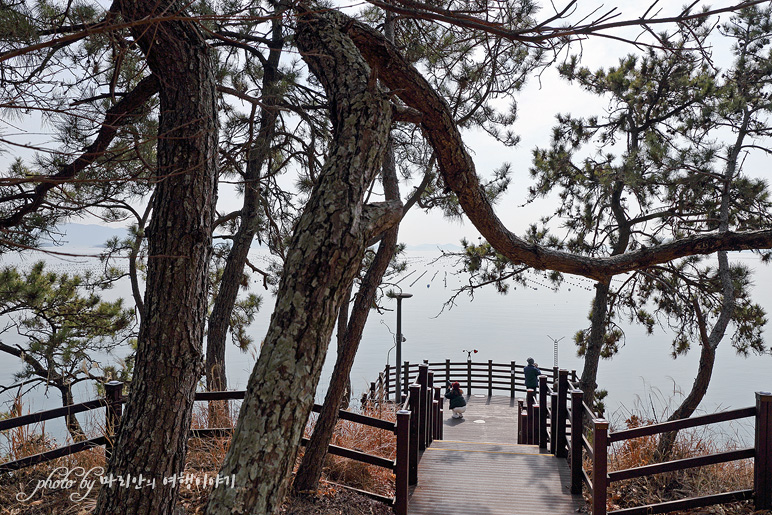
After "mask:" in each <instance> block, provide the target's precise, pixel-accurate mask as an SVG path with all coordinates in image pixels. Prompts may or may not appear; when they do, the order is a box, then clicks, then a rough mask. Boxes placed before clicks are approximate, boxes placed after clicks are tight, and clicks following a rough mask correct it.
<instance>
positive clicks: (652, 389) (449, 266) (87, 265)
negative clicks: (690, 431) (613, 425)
mask: <svg viewBox="0 0 772 515" xmlns="http://www.w3.org/2000/svg"><path fill="white" fill-rule="evenodd" d="M75 250H77V253H83V254H94V253H96V251H95V249H75ZM439 254H440V252H439V251H438V250H434V251H408V252H407V260H408V262H409V263H410V268H409V269H408V271H407V272H405V273H404V274H403V275H402V276H400V277H398V278H396V279H394V281H393V282H395V283H398V286H399V287H401V288H402V289H403V291H405V292H409V293H412V294H413V297H412V298H410V299H406V300H404V301H403V317H402V327H403V333H404V335H405V337H406V338H407V341H406V342H405V343H404V344H403V348H402V355H403V360H408V361H411V362H419V361H422V360H424V359H428V360H430V361H437V360H444V359H446V358H449V359H451V360H454V361H464V360H466V356H467V355H466V352H464V351H465V350H471V349H477V351H478V352H477V354H475V355H474V359H475V360H476V361H487V360H489V359H491V360H493V361H494V362H509V361H511V360H515V361H518V362H524V361H525V360H526V358H528V357H533V358H534V359H535V360H536V361H537V362H538V363H539V364H540V365H541V366H543V367H551V366H553V352H554V347H555V344H554V342H553V340H560V342H559V343H558V365H559V366H560V367H561V368H567V369H569V370H570V369H576V370H577V373H579V374H580V373H581V368H582V362H581V360H580V359H579V358H577V356H576V350H575V346H574V344H573V341H572V337H573V334H574V333H575V332H576V331H577V330H579V329H582V328H585V327H587V326H588V324H589V322H588V320H587V313H588V312H589V306H590V302H591V298H592V289H593V288H592V284H593V283H592V282H591V281H588V280H585V279H580V278H568V280H567V281H566V283H565V284H564V285H563V286H562V287H561V288H560V289H559V290H558V291H553V290H552V289H551V288H550V286H549V285H548V284H547V281H546V280H543V279H540V278H538V277H536V276H534V278H533V281H531V282H530V283H529V286H528V287H522V286H517V288H516V289H513V290H511V291H510V293H509V294H508V295H500V294H498V293H496V292H495V291H493V289H483V290H480V291H477V292H476V293H475V296H474V299H471V298H470V297H469V296H467V295H466V294H462V295H461V296H459V297H458V298H457V299H456V300H455V306H453V307H452V308H450V309H449V308H448V307H447V306H446V307H445V309H444V310H443V304H444V303H445V302H446V301H447V300H448V299H449V298H450V297H451V296H452V295H453V294H454V291H455V290H456V289H457V288H459V287H460V286H462V285H463V284H464V283H465V280H466V279H465V278H464V277H463V276H460V275H456V274H455V267H454V264H453V262H452V261H447V260H440V261H435V258H437V257H438V256H439ZM40 258H41V256H37V257H34V258H30V257H25V258H24V259H23V260H22V259H20V258H18V257H6V258H4V262H3V264H20V265H21V266H29V265H31V264H32V263H33V262H34V260H35V259H40ZM42 258H43V259H45V260H46V261H47V262H49V263H50V266H51V267H52V268H53V269H54V270H58V271H68V272H72V273H75V272H83V271H85V270H88V269H92V270H93V269H96V268H97V267H98V266H99V265H98V262H97V260H96V259H93V258H67V259H61V258H55V257H51V256H44V257H42ZM251 259H254V260H256V261H260V260H262V259H265V254H264V253H262V252H261V251H259V250H257V251H253V255H252V256H251ZM732 259H734V260H742V261H743V262H744V263H746V264H748V265H749V266H751V267H753V268H755V269H756V274H755V283H756V286H755V291H754V297H755V300H756V302H758V303H760V304H761V305H762V306H763V307H765V309H766V310H767V312H768V313H770V312H772V289H770V287H769V285H770V284H772V271H770V269H769V268H768V267H766V266H764V265H762V264H760V263H759V262H758V260H757V259H756V258H754V257H753V256H752V255H751V254H749V253H742V254H735V255H733V256H732ZM252 290H253V291H254V292H256V293H259V294H261V295H263V297H264V308H263V310H262V311H261V312H260V313H259V314H258V316H257V318H256V320H255V322H254V323H253V324H252V326H251V333H252V335H253V337H254V339H255V341H256V342H257V345H256V348H255V349H253V350H252V351H251V352H247V353H243V352H241V351H239V350H238V349H236V348H235V347H234V346H229V348H228V351H227V358H226V359H227V367H228V375H229V383H230V384H229V387H230V388H233V389H241V388H244V387H245V386H246V382H247V380H248V377H249V373H250V372H251V369H252V366H253V365H254V362H255V359H256V356H257V354H258V352H259V350H258V346H259V342H260V341H261V340H262V338H263V336H264V335H265V332H266V329H267V325H268V321H269V318H270V314H271V309H272V307H273V302H274V299H273V298H272V297H271V295H270V293H268V292H265V291H264V290H262V287H261V286H260V284H259V283H258V282H257V281H256V282H255V283H254V286H253V288H252ZM119 296H123V297H125V298H127V299H128V298H129V290H128V287H127V286H125V285H119V286H118V287H116V288H115V289H113V290H111V291H109V292H107V293H106V297H109V298H115V297H119ZM384 307H386V308H388V309H391V311H384V312H383V313H378V312H376V311H371V313H370V317H369V319H368V322H367V326H366V329H365V333H364V336H363V340H362V343H361V345H360V350H359V354H358V356H357V359H356V361H355V363H354V367H353V370H352V381H353V386H354V389H355V391H357V392H361V391H363V390H364V389H365V388H367V385H368V384H369V382H370V381H372V380H374V379H375V378H377V374H378V372H379V371H381V370H383V368H384V365H385V364H386V361H387V359H388V361H389V362H390V363H391V364H392V365H394V363H395V351H394V350H393V349H392V347H393V345H394V341H395V340H394V337H393V336H392V334H391V333H393V332H396V312H395V311H394V309H395V307H396V301H394V300H391V299H386V301H385V304H384ZM625 333H626V338H625V344H624V347H623V348H622V349H621V350H620V352H619V353H618V355H616V356H614V358H613V359H611V360H604V361H602V362H601V364H600V373H599V377H598V383H599V385H600V387H601V388H605V389H607V390H608V391H609V396H608V398H607V401H606V405H607V408H608V411H609V414H610V416H611V418H612V419H616V420H623V419H624V418H626V416H625V415H626V413H627V412H628V410H631V409H643V410H645V411H646V412H648V413H650V414H654V415H656V416H660V415H662V413H663V412H664V411H665V410H666V408H667V405H668V404H670V406H671V407H672V406H675V405H676V403H677V401H679V400H680V398H681V397H680V393H681V392H687V391H688V389H689V388H690V386H691V384H692V382H693V380H694V375H695V373H696V369H697V363H698V357H699V356H698V353H699V352H698V349H697V348H696V347H695V349H694V350H693V351H691V352H690V353H689V354H688V355H686V356H682V357H679V358H677V359H673V358H671V357H670V340H671V334H670V333H669V332H667V331H666V330H664V329H661V328H660V329H658V330H656V331H655V334H654V335H652V336H647V335H646V334H645V333H644V331H643V330H642V329H641V328H640V327H636V326H629V325H628V326H627V327H625ZM0 338H2V339H3V341H4V342H6V343H14V342H18V336H15V335H13V334H11V333H10V332H6V333H4V334H2V335H0ZM330 347H331V351H330V353H329V354H328V358H327V362H326V364H325V369H324V372H323V376H322V379H321V381H320V384H319V388H318V390H317V398H318V399H320V400H321V399H323V397H324V393H325V391H326V389H327V383H328V381H329V376H330V372H331V368H332V365H333V363H334V362H335V350H334V348H335V345H334V343H333V345H331V346H330ZM19 369H20V365H19V362H18V361H17V360H16V359H15V358H13V357H11V356H6V355H2V356H0V384H4V385H7V384H10V383H11V376H12V374H13V373H14V372H16V371H18V370H19ZM771 371H772V356H770V355H769V354H767V355H764V356H758V355H751V356H749V357H748V358H744V357H741V356H737V355H736V354H735V352H734V350H733V349H732V347H731V345H730V338H729V335H727V336H726V337H725V340H724V341H723V342H722V343H721V346H720V347H719V351H718V357H717V363H716V368H715V371H714V374H713V379H712V382H711V386H710V388H709V390H708V394H707V397H706V399H705V401H704V402H703V404H702V409H703V410H704V411H706V412H713V411H716V410H717V409H726V408H737V407H744V406H748V405H751V404H753V403H754V394H753V392H755V391H770V390H772V374H770V372H771ZM93 395H94V393H93V391H92V390H90V389H81V390H80V391H79V392H78V399H77V400H87V399H89V398H92V397H93ZM9 398H10V395H9V393H8V392H7V393H6V394H4V395H2V396H0V402H2V404H1V405H0V411H4V410H7V409H8V401H9ZM58 403H59V398H58V396H57V395H56V394H55V392H54V391H51V392H49V394H48V395H45V394H44V392H43V391H42V390H40V391H38V392H37V393H36V394H34V395H32V396H30V398H29V400H28V401H27V408H28V409H31V410H32V411H38V410H41V409H46V408H51V407H57V406H58ZM47 430H48V431H52V432H54V433H56V432H58V429H57V426H56V424H53V423H49V426H48V427H47Z"/></svg>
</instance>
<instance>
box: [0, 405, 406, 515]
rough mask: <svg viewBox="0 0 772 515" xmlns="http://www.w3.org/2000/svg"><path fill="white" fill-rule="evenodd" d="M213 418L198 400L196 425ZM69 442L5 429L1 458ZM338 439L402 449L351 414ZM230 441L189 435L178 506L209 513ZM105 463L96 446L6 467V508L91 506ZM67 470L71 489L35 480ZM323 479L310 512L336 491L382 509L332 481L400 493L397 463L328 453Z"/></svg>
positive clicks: (95, 421)
mask: <svg viewBox="0 0 772 515" xmlns="http://www.w3.org/2000/svg"><path fill="white" fill-rule="evenodd" d="M237 408H238V406H237V405H236V404H235V403H230V405H229V406H228V410H227V413H224V414H222V413H221V414H220V415H219V416H218V423H217V425H218V426H220V427H228V426H230V427H233V425H234V424H235V421H236V418H237V416H236V415H237V414H236V410H237ZM359 412H360V413H363V414H365V415H369V416H373V417H377V418H383V419H386V420H391V421H395V420H396V409H393V408H390V407H384V408H381V409H377V408H375V409H369V408H368V409H365V410H360V411H359ZM22 413H23V411H22V406H21V404H20V403H18V404H17V405H16V406H15V407H14V409H13V411H12V412H11V414H10V415H11V416H18V415H21V414H22ZM89 413H92V412H89ZM93 413H94V415H93V416H85V417H84V416H83V415H81V416H80V418H81V422H82V424H83V427H84V429H85V430H86V432H87V436H88V437H89V438H91V437H94V436H98V435H102V434H104V423H103V422H104V421H103V420H102V419H100V417H103V413H102V411H101V410H97V411H95V412H93ZM208 419H209V414H208V409H207V404H206V403H203V402H202V403H196V406H195V409H194V412H193V420H192V424H191V425H192V427H193V428H196V429H197V428H206V427H209V420H208ZM312 428H313V420H312V421H311V422H310V423H309V425H308V427H307V432H308V431H310V430H312ZM70 443H72V442H71V441H69V439H67V441H65V442H64V443H61V442H56V441H55V440H54V439H52V438H51V437H50V436H49V435H48V434H47V433H46V432H45V425H44V424H36V425H30V426H24V427H20V428H16V429H13V430H9V431H4V432H2V433H0V462H6V461H13V460H16V459H19V458H23V457H26V456H30V455H34V454H38V453H41V452H45V451H47V450H51V449H54V448H57V447H60V446H62V445H68V444H70ZM332 443H333V444H334V445H338V446H340V447H347V448H350V449H355V450H358V451H361V452H366V453H368V454H374V455H377V456H381V457H384V458H389V459H394V456H395V454H396V438H395V436H394V435H393V434H392V433H390V432H388V431H383V430H380V429H375V428H370V427H366V426H362V425H361V424H355V423H352V422H347V421H339V422H338V425H337V427H336V431H335V435H334V437H333V441H332ZM229 445H230V438H201V439H191V440H190V441H189V448H188V455H187V462H186V467H185V471H184V476H185V479H186V481H184V482H183V483H182V484H181V485H180V488H179V499H178V506H179V507H181V508H182V509H183V510H184V512H185V513H189V514H199V513H203V511H204V508H205V506H206V503H207V500H208V497H209V492H210V491H211V486H208V485H207V483H208V481H207V480H208V479H211V478H214V477H216V476H217V474H218V472H219V469H220V467H221V465H222V462H223V460H224V458H225V454H226V453H227V451H228V447H229ZM301 452H302V451H301ZM104 467H105V454H104V449H103V448H94V449H89V450H86V451H82V452H79V453H77V454H73V455H70V456H66V457H64V458H59V459H57V460H54V461H51V462H47V463H43V464H40V465H36V466H33V467H27V468H24V469H21V470H19V471H16V472H13V473H6V474H0V515H33V514H34V515H40V514H61V515H82V514H87V513H90V512H91V511H92V510H93V508H94V505H95V502H96V497H97V495H98V492H99V487H100V485H99V480H98V479H99V476H100V475H101V474H102V471H103V469H104ZM68 472H69V478H70V479H76V480H77V481H76V484H75V485H74V486H73V487H72V488H69V489H68V488H45V487H44V488H39V489H38V490H37V491H36V492H35V488H36V486H37V485H39V484H43V483H44V482H45V481H46V480H47V479H51V480H61V479H64V478H65V475H66V474H67V473H68ZM84 474H88V478H89V479H96V483H95V484H94V486H93V489H91V490H90V491H88V490H87V489H79V488H78V483H79V482H80V480H81V479H82V478H83V475H84ZM197 480H198V481H197ZM322 481H323V486H322V487H321V488H320V491H319V495H318V496H317V497H318V498H317V499H316V500H313V499H310V500H309V506H310V507H309V508H308V510H309V511H307V512H308V513H323V512H324V513H326V512H325V511H313V510H324V508H320V507H319V505H320V504H321V505H325V506H326V505H330V506H334V505H335V500H334V498H336V497H338V496H339V497H340V498H342V499H344V501H340V502H345V503H348V504H351V505H352V506H353V504H352V503H356V502H359V503H361V504H362V510H364V511H363V512H366V513H370V512H371V511H372V510H374V509H376V510H377V508H374V507H372V506H370V505H368V503H369V502H370V501H367V500H364V499H363V500H359V501H357V500H355V497H352V496H351V494H348V493H344V491H343V490H341V489H340V488H339V487H336V486H331V485H329V484H327V482H332V483H337V484H343V485H346V486H351V487H354V488H359V489H362V490H368V491H371V492H375V493H378V494H381V495H385V496H392V495H394V492H393V490H394V475H393V473H392V471H391V470H387V469H383V468H380V467H374V466H370V465H365V464H362V463H359V462H356V461H353V460H349V459H345V458H340V457H337V456H328V457H327V461H326V462H325V467H324V471H323V477H322ZM197 483H198V484H197ZM33 492H35V493H34V495H32V494H33ZM347 496H348V497H347ZM322 501H324V502H322ZM297 503H298V501H297V500H292V502H291V503H290V504H291V508H290V511H288V512H287V513H295V512H296V510H300V511H299V512H302V513H306V511H303V508H299V507H298V504H297ZM301 503H302V501H301ZM376 504H377V503H376Z"/></svg>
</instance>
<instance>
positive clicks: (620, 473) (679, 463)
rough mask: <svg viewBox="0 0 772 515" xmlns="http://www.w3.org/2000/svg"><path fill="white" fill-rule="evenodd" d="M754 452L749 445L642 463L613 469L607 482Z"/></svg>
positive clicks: (672, 470)
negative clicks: (746, 447)
mask: <svg viewBox="0 0 772 515" xmlns="http://www.w3.org/2000/svg"><path fill="white" fill-rule="evenodd" d="M755 454H756V450H755V449H754V448H752V447H751V448H748V449H739V450H736V451H726V452H718V453H715V454H708V455H705V456H697V457H694V458H684V459H680V460H672V461H666V462H663V463H655V464H653V465H644V466H642V467H635V468H630V469H624V470H615V471H613V472H609V473H608V480H609V483H611V482H614V481H623V480H625V479H633V478H636V477H643V476H653V475H654V474H662V473H664V472H675V471H677V470H685V469H689V468H695V467H705V466H707V465H715V464H717V463H726V462H728V461H735V460H744V459H748V458H753V457H754V456H755Z"/></svg>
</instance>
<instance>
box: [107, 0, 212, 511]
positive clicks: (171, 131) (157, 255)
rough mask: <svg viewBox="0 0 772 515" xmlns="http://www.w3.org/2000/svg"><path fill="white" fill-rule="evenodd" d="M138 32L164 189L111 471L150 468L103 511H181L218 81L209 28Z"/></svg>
mask: <svg viewBox="0 0 772 515" xmlns="http://www.w3.org/2000/svg"><path fill="white" fill-rule="evenodd" d="M114 5H115V6H116V8H117V9H118V10H119V11H120V13H121V15H122V16H123V17H124V18H125V19H127V20H130V21H135V20H143V19H144V20H152V19H153V18H154V17H156V16H160V15H161V14H163V13H168V12H174V13H177V12H184V6H183V4H179V3H177V2H173V1H164V0H159V1H157V2H129V1H128V0H125V1H120V0H119V1H118V2H117V3H116V4H114ZM132 31H133V32H132V34H133V36H134V38H135V39H136V40H137V42H138V44H139V47H140V48H141V50H142V52H143V53H144V54H145V56H146V58H147V62H148V65H149V67H150V69H151V70H152V71H153V72H154V73H155V74H156V75H157V76H158V78H159V81H160V92H159V97H160V112H159V128H158V143H157V166H158V169H157V171H156V180H157V184H156V191H155V194H154V198H153V215H152V220H151V222H150V224H149V227H148V229H147V234H148V270H147V282H146V285H147V286H146V291H145V302H144V313H143V317H142V322H141V325H140V331H139V341H138V348H137V358H136V363H135V368H134V377H133V380H132V385H131V391H130V393H129V398H128V403H127V404H126V408H125V412H124V416H123V418H122V420H121V426H120V430H119V432H118V436H117V442H116V448H115V451H114V453H113V456H112V459H111V460H110V463H109V465H108V469H107V474H108V477H109V474H112V475H113V477H115V478H123V479H124V480H126V479H127V478H129V480H130V479H131V478H135V479H137V480H139V478H140V475H141V477H142V479H143V480H144V481H147V482H149V481H154V485H153V486H152V487H151V486H150V484H149V483H143V485H142V486H143V487H142V488H139V487H138V488H126V487H121V486H119V485H118V484H117V483H116V484H113V485H112V486H110V485H108V484H105V485H104V486H103V487H102V489H101V491H100V494H99V498H98V501H97V506H96V511H95V513H97V514H100V515H117V514H127V515H128V514H131V515H138V514H148V515H150V514H152V515H159V514H171V513H173V511H174V505H175V501H176V493H177V484H178V483H176V482H175V483H171V482H167V484H164V481H163V479H164V478H165V477H171V476H172V475H174V474H175V473H179V472H180V471H182V470H183V469H184V465H185V455H186V451H187V439H188V428H189V427H190V422H191V413H192V407H193V398H194V392H195V387H196V383H197V381H198V378H199V377H200V372H201V365H202V343H203V330H204V320H205V317H206V308H207V288H206V281H207V272H208V266H209V258H210V253H211V246H212V223H213V219H214V205H215V201H216V177H217V173H216V172H217V116H216V106H215V100H216V89H215V80H214V73H213V65H212V62H211V59H210V55H209V49H208V48H207V45H206V43H205V40H204V37H203V35H202V34H201V32H200V30H199V28H198V27H197V26H196V25H195V24H194V23H192V22H190V21H188V20H185V19H184V17H182V16H180V17H179V18H178V19H177V20H176V21H165V22H160V23H159V22H155V23H154V22H148V23H144V24H138V25H136V26H134V28H133V29H132Z"/></svg>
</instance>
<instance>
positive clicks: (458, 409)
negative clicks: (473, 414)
mask: <svg viewBox="0 0 772 515" xmlns="http://www.w3.org/2000/svg"><path fill="white" fill-rule="evenodd" d="M445 398H446V399H450V409H452V410H453V418H464V415H463V413H464V412H465V411H466V399H464V392H463V391H462V390H461V385H460V384H458V381H456V382H454V383H453V384H450V381H448V391H446V392H445Z"/></svg>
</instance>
